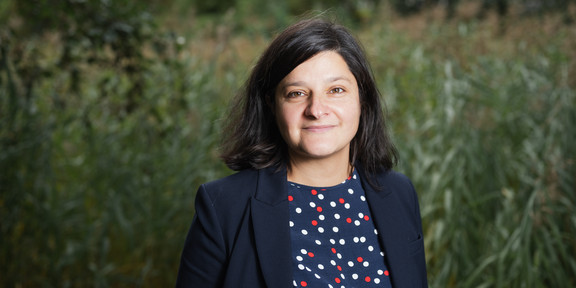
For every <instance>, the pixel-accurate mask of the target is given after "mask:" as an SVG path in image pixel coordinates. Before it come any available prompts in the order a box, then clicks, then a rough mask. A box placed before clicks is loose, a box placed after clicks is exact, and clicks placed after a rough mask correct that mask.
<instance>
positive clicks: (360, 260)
mask: <svg viewBox="0 0 576 288" xmlns="http://www.w3.org/2000/svg"><path fill="white" fill-rule="evenodd" d="M356 260H358V262H362V261H364V259H363V258H362V257H358V258H356Z"/></svg>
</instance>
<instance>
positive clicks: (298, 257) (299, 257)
mask: <svg viewBox="0 0 576 288" xmlns="http://www.w3.org/2000/svg"><path fill="white" fill-rule="evenodd" d="M296 260H298V261H302V260H304V258H302V256H300V255H298V256H296Z"/></svg>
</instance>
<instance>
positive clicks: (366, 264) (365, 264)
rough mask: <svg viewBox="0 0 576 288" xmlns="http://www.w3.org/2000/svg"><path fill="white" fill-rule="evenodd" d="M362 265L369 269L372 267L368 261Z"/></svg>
mask: <svg viewBox="0 0 576 288" xmlns="http://www.w3.org/2000/svg"><path fill="white" fill-rule="evenodd" d="M362 265H364V267H368V266H370V263H369V262H368V261H364V262H363V263H362Z"/></svg>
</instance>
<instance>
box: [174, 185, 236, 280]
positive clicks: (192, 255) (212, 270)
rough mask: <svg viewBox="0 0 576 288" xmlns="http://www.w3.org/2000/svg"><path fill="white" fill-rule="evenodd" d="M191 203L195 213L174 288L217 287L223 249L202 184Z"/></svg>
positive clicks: (224, 260) (223, 264) (223, 263)
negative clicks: (193, 202)
mask: <svg viewBox="0 0 576 288" xmlns="http://www.w3.org/2000/svg"><path fill="white" fill-rule="evenodd" d="M194 205H195V209H196V213H195V215H194V219H193V221H192V225H191V227H190V230H189V231H188V235H187V237H186V242H185V245H184V249H183V251H182V256H181V259H180V268H179V270H178V278H177V280H176V287H177V288H184V287H189V288H196V287H199V288H216V287H221V286H222V283H221V281H223V278H224V277H223V275H224V273H225V269H226V267H225V265H226V248H225V245H224V240H223V234H222V230H221V225H220V223H219V221H218V216H217V215H216V210H215V209H214V201H213V200H212V199H211V198H210V194H209V193H208V192H207V191H206V187H205V185H201V186H200V188H199V189H198V192H197V194H196V201H195V204H194Z"/></svg>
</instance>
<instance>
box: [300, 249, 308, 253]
mask: <svg viewBox="0 0 576 288" xmlns="http://www.w3.org/2000/svg"><path fill="white" fill-rule="evenodd" d="M300 253H302V254H307V253H308V251H306V249H301V250H300Z"/></svg>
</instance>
